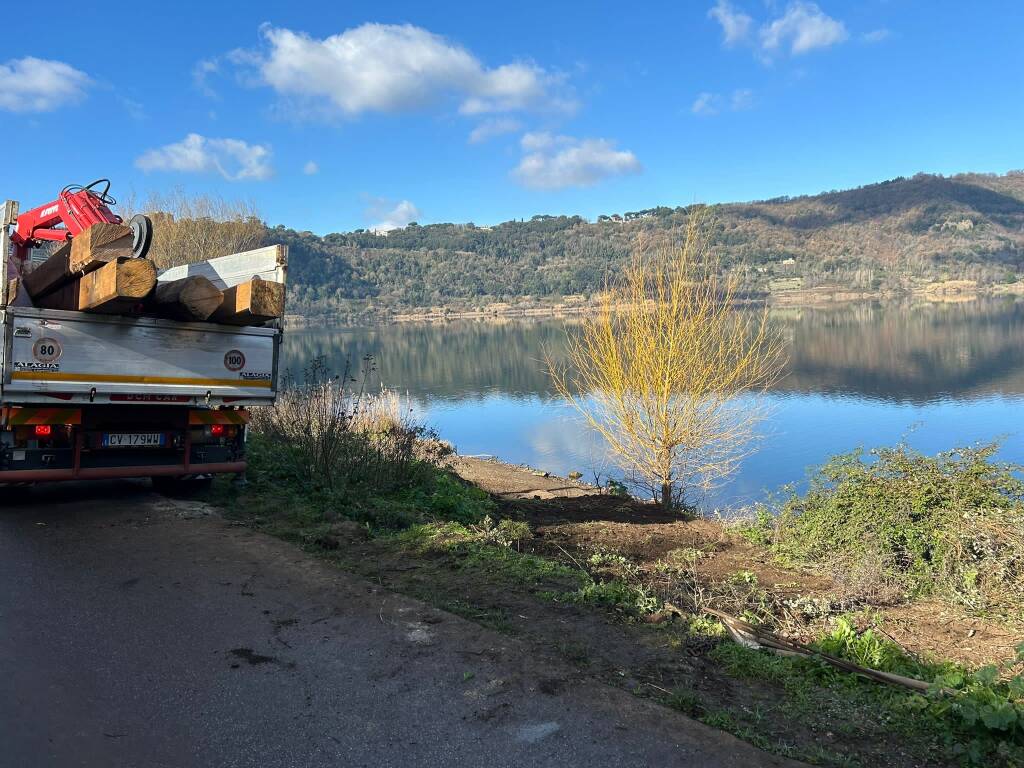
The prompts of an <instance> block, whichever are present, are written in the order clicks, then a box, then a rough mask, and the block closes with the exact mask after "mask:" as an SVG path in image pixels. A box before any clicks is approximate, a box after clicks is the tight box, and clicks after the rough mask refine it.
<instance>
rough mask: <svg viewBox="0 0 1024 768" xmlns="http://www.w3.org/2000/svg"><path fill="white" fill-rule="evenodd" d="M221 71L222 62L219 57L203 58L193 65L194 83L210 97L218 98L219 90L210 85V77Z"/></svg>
mask: <svg viewBox="0 0 1024 768" xmlns="http://www.w3.org/2000/svg"><path fill="white" fill-rule="evenodd" d="M219 71H220V62H219V61H218V60H217V59H203V60H202V61H200V62H197V63H196V65H195V66H194V67H192V84H193V85H194V86H195V87H196V89H197V90H198V91H200V93H202V94H203V95H204V96H206V98H208V99H216V98H218V96H217V92H216V91H215V90H213V88H212V87H211V86H210V83H209V78H210V75H215V74H217V73H218V72H219Z"/></svg>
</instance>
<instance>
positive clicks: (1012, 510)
mask: <svg viewBox="0 0 1024 768" xmlns="http://www.w3.org/2000/svg"><path fill="white" fill-rule="evenodd" d="M996 450H997V446H996V445H987V446H980V447H971V448H957V449H954V450H952V451H948V452H944V453H940V454H938V455H936V456H933V457H930V456H924V455H922V454H920V453H917V452H915V451H913V450H911V449H909V448H908V447H906V446H904V445H900V446H897V447H895V448H884V449H878V450H875V451H872V452H871V453H870V456H869V457H865V455H864V453H863V452H861V451H855V452H853V453H849V454H844V455H840V456H836V457H834V458H832V459H831V460H830V461H829V462H828V463H827V464H825V465H824V466H823V467H821V468H820V469H819V470H817V471H816V473H814V474H813V475H812V476H811V478H810V486H809V488H808V490H807V492H806V493H805V494H804V495H802V496H801V495H799V494H797V493H791V495H790V496H789V497H788V498H787V499H786V500H785V501H784V502H783V503H782V505H781V508H780V509H778V510H777V512H778V515H777V518H776V520H775V522H774V530H773V531H770V532H769V531H767V530H766V527H767V526H768V525H769V524H768V522H767V520H766V518H765V517H764V516H763V515H762V516H761V517H760V518H759V519H758V520H757V521H755V523H754V524H753V525H751V526H749V527H748V532H747V537H748V538H750V539H752V540H755V541H760V542H770V546H771V548H772V549H773V550H774V551H775V552H776V553H777V554H779V555H780V556H782V557H783V558H786V559H789V560H791V561H796V562H802V563H810V564H815V565H824V566H826V567H829V568H830V569H831V570H832V571H833V572H834V573H835V574H836V575H837V576H838V577H840V578H842V577H843V575H844V574H845V575H847V576H849V575H850V574H853V575H854V576H855V577H856V579H857V580H859V581H861V582H862V584H861V585H860V586H861V588H865V582H867V581H874V582H875V583H876V585H878V584H883V583H891V584H893V585H896V586H897V587H898V588H899V589H900V591H901V592H902V593H904V594H908V595H922V594H927V593H938V594H941V595H942V596H945V597H947V598H951V599H954V600H956V601H958V602H960V603H963V604H964V605H966V606H968V607H970V608H973V609H978V610H980V609H985V610H993V609H1001V610H1011V611H1018V612H1019V611H1020V609H1021V607H1022V606H1024V482H1022V480H1021V479H1020V471H1021V468H1020V467H1016V466H1013V465H1008V464H1003V463H998V462H995V461H993V460H992V456H993V454H994V453H995V452H996ZM866 568H867V570H870V571H871V573H870V574H868V573H867V570H866ZM868 576H870V579H869V578H868Z"/></svg>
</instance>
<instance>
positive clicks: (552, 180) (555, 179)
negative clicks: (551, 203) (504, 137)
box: [512, 132, 642, 189]
mask: <svg viewBox="0 0 1024 768" xmlns="http://www.w3.org/2000/svg"><path fill="white" fill-rule="evenodd" d="M520 143H521V145H522V148H523V151H524V152H525V153H526V154H525V155H524V156H523V159H522V160H521V161H520V162H519V165H518V166H516V168H515V170H513V171H512V175H513V177H515V179H516V180H518V181H519V183H520V184H522V185H523V186H526V187H531V188H533V189H563V188H565V187H590V186H593V185H594V184H597V183H598V182H599V181H602V180H603V179H606V178H609V177H611V176H621V175H624V174H630V173H639V172H640V171H641V170H642V167H641V165H640V161H639V160H637V158H636V155H634V154H633V153H632V152H629V151H627V150H620V149H616V148H615V142H613V141H610V140H608V139H576V138H573V137H571V136H553V135H552V134H550V133H546V132H541V133H527V134H524V136H523V138H522V140H521V142H520Z"/></svg>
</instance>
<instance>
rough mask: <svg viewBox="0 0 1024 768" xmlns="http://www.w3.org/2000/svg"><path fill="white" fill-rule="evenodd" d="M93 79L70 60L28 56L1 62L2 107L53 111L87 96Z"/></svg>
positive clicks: (26, 110) (0, 92)
mask: <svg viewBox="0 0 1024 768" xmlns="http://www.w3.org/2000/svg"><path fill="white" fill-rule="evenodd" d="M91 85H92V79H91V78H90V77H89V76H88V75H87V74H85V73H84V72H80V71H79V70H77V69H75V68H74V67H72V66H71V65H70V64H65V63H64V62H63V61H53V60H51V59H37V58H35V57H34V56H26V57H25V58H23V59H11V60H10V61H8V62H7V63H6V64H0V109H3V110H7V111H9V112H52V111H53V110H55V109H57V108H58V107H63V106H66V105H68V104H74V103H77V102H79V101H81V100H82V99H84V98H85V96H86V91H87V90H88V88H89V87H90V86H91Z"/></svg>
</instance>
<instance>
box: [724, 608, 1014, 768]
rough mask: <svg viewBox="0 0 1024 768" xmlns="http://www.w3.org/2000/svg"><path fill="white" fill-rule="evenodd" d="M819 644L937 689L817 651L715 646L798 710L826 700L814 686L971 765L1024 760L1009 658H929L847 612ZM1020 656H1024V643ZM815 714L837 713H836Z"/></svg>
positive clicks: (848, 708) (843, 705)
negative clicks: (811, 654) (971, 662)
mask: <svg viewBox="0 0 1024 768" xmlns="http://www.w3.org/2000/svg"><path fill="white" fill-rule="evenodd" d="M814 645H815V647H817V648H818V649H819V650H821V651H823V652H826V653H829V654H832V655H835V656H839V657H841V658H845V659H848V660H850V661H853V662H855V663H857V664H861V665H863V666H869V667H872V668H874V669H880V670H883V671H887V672H895V673H897V674H902V675H907V676H910V677H916V678H918V679H920V680H924V681H926V682H928V683H930V684H931V690H930V691H929V692H928V693H927V694H926V695H923V694H921V693H917V692H912V691H909V690H904V689H901V688H895V687H889V686H884V685H880V684H878V683H874V682H871V681H868V680H866V679H864V678H861V677H859V676H857V675H852V674H848V673H845V672H841V671H839V670H836V669H835V668H834V667H831V666H829V665H827V664H825V663H824V662H822V661H819V660H815V659H813V658H790V657H781V656H776V655H773V654H770V653H767V652H764V651H759V650H754V649H750V648H746V647H744V646H741V645H737V644H734V643H722V644H720V645H718V646H716V647H715V648H713V649H712V650H711V652H710V653H709V657H710V658H711V659H713V660H714V661H716V662H718V663H719V664H721V665H722V667H723V669H724V670H725V671H726V672H727V673H728V674H729V675H731V676H733V677H736V678H738V679H743V680H756V681H758V682H761V683H768V684H770V685H773V686H777V687H780V688H781V689H782V690H783V691H785V693H786V696H787V699H788V700H789V702H790V704H791V706H792V707H793V709H794V713H795V714H798V713H800V712H801V711H806V710H807V708H808V707H810V706H814V707H820V706H821V705H822V700H821V698H820V696H814V697H811V696H809V692H810V691H812V690H815V689H820V688H824V689H827V690H829V691H831V692H832V694H833V697H832V700H833V701H834V702H836V703H837V706H838V709H837V711H836V712H835V713H834V714H835V717H837V718H838V717H847V718H849V717H850V713H851V712H855V713H860V714H861V715H868V716H873V717H875V718H876V719H877V722H878V723H880V724H882V725H884V726H885V727H886V728H888V729H890V730H894V731H896V732H898V733H901V734H904V735H906V736H907V737H908V738H913V739H915V740H920V741H921V742H922V746H920V747H919V749H923V744H927V743H931V744H937V745H941V746H942V749H943V751H944V752H945V753H946V754H947V755H948V756H949V757H950V758H952V759H954V760H956V761H959V762H961V763H963V764H965V765H972V766H989V765H1005V766H1024V678H1022V677H1020V676H1008V675H1007V672H1008V671H1009V669H1010V666H1011V665H1010V664H1007V665H1005V666H1004V667H1002V668H999V667H995V666H990V667H983V668H982V669H978V670H968V669H965V668H963V667H959V666H957V665H954V664H951V663H927V662H922V661H920V660H918V659H915V658H913V657H910V656H908V655H907V654H906V653H904V652H903V651H902V649H900V648H899V647H898V646H896V645H895V644H894V643H892V642H891V641H889V640H887V639H885V638H884V637H882V636H880V635H878V634H877V633H875V632H873V631H871V630H867V631H864V632H857V631H856V629H854V627H853V625H852V623H851V622H849V621H847V620H844V619H841V620H839V621H838V622H837V623H836V627H835V628H834V629H833V630H832V631H831V632H830V633H828V634H827V635H825V636H824V637H822V638H820V639H819V640H818V641H817V642H816V643H815V644H814ZM1017 661H1024V644H1021V646H1020V647H1019V648H1018V657H1017ZM812 702H813V704H812ZM816 714H817V716H818V717H819V718H820V717H821V716H822V715H823V714H825V715H826V719H832V718H830V717H828V714H829V713H821V712H818V713H816ZM726 730H730V731H732V732H736V731H735V730H734V729H733V728H726Z"/></svg>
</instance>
